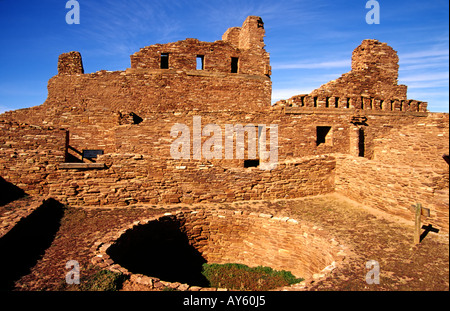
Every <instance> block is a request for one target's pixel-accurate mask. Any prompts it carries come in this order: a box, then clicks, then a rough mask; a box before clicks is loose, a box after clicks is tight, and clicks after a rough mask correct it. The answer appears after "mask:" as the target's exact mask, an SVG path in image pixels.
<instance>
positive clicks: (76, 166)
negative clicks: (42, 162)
mask: <svg viewBox="0 0 450 311" xmlns="http://www.w3.org/2000/svg"><path fill="white" fill-rule="evenodd" d="M58 168H59V169H104V168H106V166H105V163H61V164H60V165H59V166H58Z"/></svg>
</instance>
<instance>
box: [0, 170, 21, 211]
mask: <svg viewBox="0 0 450 311" xmlns="http://www.w3.org/2000/svg"><path fill="white" fill-rule="evenodd" d="M25 195H26V193H25V191H23V190H22V189H20V188H19V187H17V186H16V185H14V184H12V183H10V182H8V181H6V180H5V179H3V177H0V206H3V205H6V204H8V203H10V202H12V201H15V200H18V199H20V198H23V197H24V196H25Z"/></svg>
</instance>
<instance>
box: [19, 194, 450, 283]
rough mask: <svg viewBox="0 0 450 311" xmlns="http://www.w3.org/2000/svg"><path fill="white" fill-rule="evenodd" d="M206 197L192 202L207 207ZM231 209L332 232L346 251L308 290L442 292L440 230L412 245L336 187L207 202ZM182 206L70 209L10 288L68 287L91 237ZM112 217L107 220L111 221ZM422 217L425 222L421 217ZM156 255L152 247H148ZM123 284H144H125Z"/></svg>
mask: <svg viewBox="0 0 450 311" xmlns="http://www.w3.org/2000/svg"><path fill="white" fill-rule="evenodd" d="M212 205H213V204H197V206H198V207H203V208H208V207H210V206H212ZM214 205H216V206H217V205H219V206H221V207H223V208H230V209H243V208H247V209H253V210H255V211H261V212H265V213H272V214H274V215H284V216H289V217H291V218H294V219H303V220H305V221H308V222H311V223H315V224H316V225H317V226H319V227H321V228H323V229H325V230H327V231H329V232H330V233H332V234H333V235H334V236H335V238H336V240H337V241H339V243H341V244H344V245H346V246H348V247H349V248H350V249H351V250H352V254H351V255H349V256H348V258H346V259H345V260H344V262H343V263H342V265H340V266H338V267H337V268H336V269H335V270H333V272H332V273H331V275H329V276H328V277H327V278H326V279H324V280H319V281H315V282H312V283H308V284H307V286H306V287H305V288H304V290H314V291H367V290H368V291H404V290H406V291H448V290H449V239H448V233H447V232H439V233H433V232H430V233H429V234H428V235H427V236H426V237H425V238H424V240H423V241H422V242H421V243H420V244H419V245H417V246H414V245H413V230H414V225H413V223H411V222H407V221H402V220H400V219H396V218H394V217H392V216H389V215H386V214H383V213H382V212H378V211H374V210H371V209H368V208H366V207H364V206H362V205H360V204H358V203H355V202H353V201H350V200H348V199H346V198H345V197H342V196H340V195H338V194H330V195H324V196H316V197H308V198H302V199H294V200H277V201H271V202H269V201H246V202H236V203H233V204H218V203H217V204H214ZM180 207H181V205H172V206H158V207H156V206H155V205H153V206H133V207H127V208H104V207H103V208H88V209H81V208H71V209H69V211H68V212H66V214H65V216H64V218H63V220H62V224H61V227H60V228H59V231H58V233H57V235H56V237H55V239H54V241H53V243H52V245H51V246H50V247H49V248H48V249H47V250H46V252H45V255H44V256H43V257H42V258H41V259H40V260H39V261H38V263H37V264H36V265H35V266H34V267H33V268H32V269H31V272H30V273H29V274H27V275H25V276H23V277H22V278H21V279H20V280H19V281H18V282H16V290H22V291H29V290H64V289H66V290H67V287H65V286H64V284H65V274H66V273H67V270H66V269H65V264H66V262H67V261H69V260H77V261H78V262H79V263H80V266H81V278H82V280H83V277H86V276H88V275H90V274H91V273H93V272H94V271H95V269H94V267H93V266H92V265H91V263H90V259H91V258H92V256H93V254H92V253H91V251H90V249H91V247H92V246H93V244H94V243H95V242H96V241H98V240H99V239H101V237H102V236H103V235H104V234H106V233H107V232H108V231H110V230H114V228H115V226H119V225H122V224H126V223H131V222H133V221H134V220H136V219H137V218H141V217H146V216H151V215H156V214H158V215H159V214H162V213H165V212H168V211H170V210H178V209H180ZM113 224H114V225H113ZM424 224H425V225H427V224H428V223H427V222H426V221H424ZM155 255H156V256H157V254H155ZM368 260H376V261H378V262H379V264H380V284H372V285H369V284H367V283H366V281H365V277H366V274H367V272H368V271H369V270H368V269H367V268H366V262H367V261H368ZM124 290H145V288H139V287H135V286H134V287H133V285H132V284H129V283H126V284H125V287H124Z"/></svg>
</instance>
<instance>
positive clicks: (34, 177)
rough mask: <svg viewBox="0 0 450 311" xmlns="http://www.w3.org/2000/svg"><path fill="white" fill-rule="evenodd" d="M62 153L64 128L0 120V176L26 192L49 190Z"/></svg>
mask: <svg viewBox="0 0 450 311" xmlns="http://www.w3.org/2000/svg"><path fill="white" fill-rule="evenodd" d="M65 156H66V130H63V129H53V128H44V127H39V126H30V125H26V124H20V123H13V122H5V121H0V176H2V177H3V178H4V179H5V180H6V181H8V182H10V183H12V184H14V185H15V186H17V187H19V188H20V189H22V190H24V191H25V193H27V194H30V195H44V194H48V187H46V185H48V184H49V183H52V182H54V183H57V182H58V180H52V179H51V178H48V176H49V174H50V173H52V172H56V171H57V165H58V164H59V163H62V162H64V160H65Z"/></svg>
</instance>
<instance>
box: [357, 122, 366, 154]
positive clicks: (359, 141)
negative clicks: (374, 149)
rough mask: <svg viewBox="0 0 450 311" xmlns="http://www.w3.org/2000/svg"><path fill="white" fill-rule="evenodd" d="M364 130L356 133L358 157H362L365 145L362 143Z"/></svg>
mask: <svg viewBox="0 0 450 311" xmlns="http://www.w3.org/2000/svg"><path fill="white" fill-rule="evenodd" d="M364 140H365V139H364V130H363V129H362V128H360V129H359V131H358V150H359V151H358V156H359V157H364V151H365V143H364Z"/></svg>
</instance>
